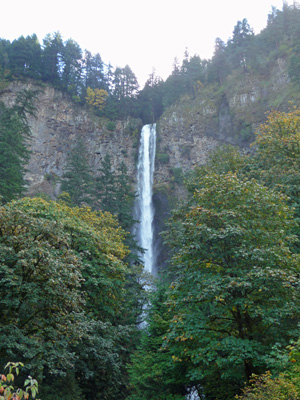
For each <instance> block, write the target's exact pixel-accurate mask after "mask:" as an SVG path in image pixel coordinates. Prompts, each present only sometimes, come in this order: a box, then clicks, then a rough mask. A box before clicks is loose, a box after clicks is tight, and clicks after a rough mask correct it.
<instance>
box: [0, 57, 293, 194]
mask: <svg viewBox="0 0 300 400" xmlns="http://www.w3.org/2000/svg"><path fill="white" fill-rule="evenodd" d="M271 69H272V71H271V72H270V74H269V76H270V78H269V80H268V85H266V84H265V82H264V81H262V80H261V79H259V77H257V76H256V75H255V73H246V74H245V73H243V72H242V71H239V72H237V71H235V72H234V73H233V74H232V75H231V76H229V77H228V78H227V80H226V83H225V84H224V85H223V87H222V88H221V89H220V88H218V87H200V88H199V90H198V92H197V93H196V96H195V98H194V99H191V98H188V97H186V98H183V99H181V100H180V101H179V102H178V103H177V104H176V105H174V106H171V107H169V108H168V109H167V110H166V111H165V113H164V114H163V115H162V117H161V118H160V120H159V121H158V123H157V127H158V128H157V130H158V138H157V151H156V154H157V157H156V168H155V177H154V180H155V190H154V192H155V193H159V192H161V191H162V190H164V189H166V190H167V191H168V192H170V189H171V190H173V194H174V193H175V195H176V196H181V195H182V193H183V192H182V187H181V186H180V185H179V183H180V177H181V176H182V173H185V172H187V171H188V170H190V169H192V168H193V167H194V166H196V165H199V164H203V163H205V161H206V159H207V156H208V154H209V152H210V151H211V150H212V149H213V148H215V147H216V146H217V145H219V144H220V143H224V142H225V143H232V144H237V145H240V146H248V145H249V143H250V142H251V140H253V131H254V130H255V129H256V127H257V126H258V124H259V123H261V122H262V121H263V120H264V118H265V111H266V110H268V109H271V108H274V107H273V106H274V104H275V106H276V107H278V101H280V102H281V104H280V106H281V108H282V105H284V104H287V100H288V98H287V96H284V93H287V91H286V88H287V87H288V85H289V79H288V74H287V62H286V61H285V60H280V59H278V60H277V61H276V63H275V64H274V65H273V66H272V68H271ZM22 89H30V90H38V91H39V93H38V97H37V101H36V103H35V105H36V108H37V116H36V118H33V117H30V118H29V123H30V127H31V132H32V140H31V145H30V147H31V152H32V153H31V159H30V162H29V165H28V173H27V179H28V182H29V188H28V192H29V194H34V193H38V192H46V193H48V194H49V195H50V196H51V197H53V198H55V197H57V195H58V194H59V190H60V184H59V179H57V178H60V177H61V176H62V174H63V173H64V170H65V167H66V160H67V156H68V153H69V152H70V149H71V148H72V146H74V144H75V143H76V141H77V139H78V138H79V137H82V138H83V139H84V141H85V144H86V147H87V152H88V156H89V163H90V166H91V169H92V171H93V172H94V174H95V176H97V173H98V169H99V167H100V164H101V161H102V160H103V158H104V157H105V155H106V154H107V153H108V154H110V156H111V159H112V164H113V166H114V167H115V168H116V167H117V166H118V165H119V164H120V162H121V161H124V162H125V164H126V165H127V168H128V171H129V173H130V174H131V176H132V179H133V182H135V175H136V161H137V153H138V145H139V134H140V130H141V127H142V124H141V121H137V120H128V121H126V122H117V123H116V124H115V129H113V130H109V129H108V128H109V126H108V120H105V119H103V118H97V117H95V116H93V115H92V113H90V112H89V111H88V110H87V109H85V108H83V107H81V106H79V105H76V104H74V103H73V102H71V101H70V99H69V98H68V97H67V96H65V95H63V94H62V93H61V92H60V91H57V90H55V89H54V88H52V87H50V86H46V85H44V86H38V85H37V83H36V82H34V81H28V82H25V83H24V82H20V81H14V82H12V83H11V84H10V85H8V86H7V87H6V88H5V89H2V91H1V92H0V101H4V102H5V103H6V104H7V105H12V104H13V102H14V98H15V95H16V93H17V92H18V91H20V90H22ZM298 97H299V96H298ZM174 190H175V191H174ZM173 197H174V196H173Z"/></svg>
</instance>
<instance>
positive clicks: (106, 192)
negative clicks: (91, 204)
mask: <svg viewBox="0 0 300 400" xmlns="http://www.w3.org/2000/svg"><path fill="white" fill-rule="evenodd" d="M99 172H100V175H99V176H98V177H97V179H96V198H97V208H99V209H101V210H102V211H109V212H110V213H111V214H115V215H116V214H117V204H116V185H115V174H114V173H113V171H112V164H111V157H110V155H109V154H106V155H105V157H104V159H103V160H102V162H101V166H100V168H99Z"/></svg>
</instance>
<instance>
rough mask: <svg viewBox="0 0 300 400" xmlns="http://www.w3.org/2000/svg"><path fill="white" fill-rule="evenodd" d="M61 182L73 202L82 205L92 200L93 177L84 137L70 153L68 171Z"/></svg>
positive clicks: (63, 190) (62, 187) (62, 188)
mask: <svg viewBox="0 0 300 400" xmlns="http://www.w3.org/2000/svg"><path fill="white" fill-rule="evenodd" d="M61 182H62V184H61V190H62V192H67V193H68V194H69V196H70V202H71V204H73V205H75V206H80V205H81V204H83V203H86V204H90V203H91V202H92V194H93V187H92V184H93V177H92V173H91V170H90V166H89V163H88V159H87V151H86V147H85V144H84V141H83V139H82V138H79V139H78V141H77V143H76V145H75V147H74V148H73V149H72V150H71V152H70V153H69V155H68V158H67V164H66V171H65V173H64V174H63V176H62V179H61Z"/></svg>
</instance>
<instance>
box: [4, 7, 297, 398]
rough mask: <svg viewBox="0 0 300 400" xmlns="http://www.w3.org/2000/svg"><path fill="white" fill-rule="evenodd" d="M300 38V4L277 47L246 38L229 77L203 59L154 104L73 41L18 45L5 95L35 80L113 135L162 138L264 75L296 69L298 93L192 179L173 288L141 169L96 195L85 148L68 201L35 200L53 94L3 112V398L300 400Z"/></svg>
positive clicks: (104, 180)
mask: <svg viewBox="0 0 300 400" xmlns="http://www.w3.org/2000/svg"><path fill="white" fill-rule="evenodd" d="M299 22H300V8H299V7H298V6H297V5H296V4H295V5H294V6H292V7H289V6H287V5H286V4H284V5H283V9H282V10H276V9H275V8H274V9H273V10H272V13H271V14H270V15H269V18H268V24H267V27H266V28H265V29H264V30H263V31H262V32H261V33H260V34H259V35H254V33H253V31H252V29H251V27H250V26H249V24H248V23H247V20H243V21H239V22H238V23H237V25H236V26H235V27H234V30H233V36H232V38H231V39H230V40H228V42H227V43H224V42H223V41H222V40H221V39H216V47H215V53H214V56H213V57H212V59H211V60H201V59H200V57H199V56H192V57H191V56H190V55H189V54H188V52H186V54H185V58H184V60H183V62H182V65H179V64H178V63H177V62H176V60H175V61H174V67H173V71H172V74H171V75H170V76H169V77H168V78H167V79H166V81H163V80H162V79H161V78H159V77H157V76H155V74H154V73H153V74H151V75H150V77H149V80H148V81H147V83H146V85H145V87H144V88H143V89H141V90H139V87H138V83H137V80H136V78H135V75H134V73H133V71H132V70H131V68H130V67H129V66H125V67H124V68H120V67H117V68H116V69H113V67H112V66H110V65H106V64H105V63H104V62H103V61H102V59H101V57H100V55H99V54H96V55H92V54H91V53H90V52H88V51H87V50H85V52H84V53H83V51H82V50H81V49H80V47H79V46H78V44H77V43H76V42H74V41H73V40H71V39H68V40H67V41H65V42H64V41H63V39H62V37H61V35H60V34H59V33H54V34H49V35H47V37H46V38H45V39H44V41H43V45H41V44H39V42H38V40H37V37H36V35H32V36H30V37H26V38H24V37H21V38H19V39H17V40H15V41H13V42H12V43H10V42H9V41H8V40H5V39H0V90H4V89H5V87H6V86H7V85H8V84H9V82H11V81H13V80H27V79H30V80H32V79H33V80H35V81H36V82H38V83H39V84H40V86H41V87H43V85H46V84H47V85H52V86H53V87H55V88H57V89H59V90H61V91H63V92H64V93H65V94H66V95H67V96H70V98H71V99H72V101H73V102H74V103H76V104H79V105H81V106H82V107H86V108H87V109H89V111H90V113H91V114H92V115H94V116H95V117H97V118H98V117H99V118H102V117H104V118H108V119H109V120H110V121H111V123H112V124H113V123H114V122H115V121H117V120H119V119H125V118H126V119H127V118H140V119H141V120H142V121H143V123H151V122H154V121H157V120H158V119H159V117H160V116H161V115H162V113H163V112H164V111H165V110H166V109H167V108H168V107H169V106H171V105H172V104H174V103H176V102H180V101H183V99H184V98H186V97H188V98H191V99H193V98H195V97H197V95H198V92H199V91H203V90H207V91H214V93H215V95H216V96H220V98H221V97H223V96H224V95H225V94H226V90H230V84H232V81H233V77H235V79H236V77H239V79H243V77H244V76H248V75H249V74H251V73H254V71H255V74H256V75H258V76H260V77H261V85H262V86H263V85H266V82H268V79H269V74H270V72H269V71H270V68H269V67H270V65H271V64H272V62H273V61H274V60H276V59H278V58H284V59H286V60H287V63H288V75H289V80H290V82H291V85H290V86H289V89H288V92H286V93H285V98H284V101H283V99H281V101H279V99H278V98H276V99H274V98H273V99H272V101H271V103H270V102H262V104H261V110H259V112H262V113H264V112H265V111H269V112H268V114H267V117H266V119H265V121H263V122H262V123H261V124H260V125H259V126H258V127H257V129H256V130H255V132H254V136H255V140H254V141H253V143H252V144H251V146H250V148H249V149H248V151H241V149H239V148H238V147H235V146H232V145H224V146H220V147H218V148H217V149H215V150H214V151H212V152H211V153H210V156H209V160H208V162H207V163H206V164H205V165H201V166H200V165H199V166H197V167H195V168H194V169H193V170H192V171H190V172H189V173H188V174H186V175H185V176H184V178H183V180H184V185H185V188H186V191H187V196H186V199H185V200H184V201H182V202H180V203H179V204H177V206H176V207H175V208H174V210H173V211H172V215H171V217H170V219H169V220H168V222H167V224H166V229H165V231H164V232H163V233H162V236H163V239H164V242H165V245H166V246H168V248H169V249H170V259H169V261H168V265H167V268H166V269H165V270H164V271H161V274H160V276H159V277H158V278H154V277H152V276H149V275H147V274H146V273H145V272H144V271H143V265H141V262H140V258H139V252H140V251H143V249H140V248H139V247H138V245H137V243H136V241H135V238H134V236H133V235H132V234H131V232H132V226H133V225H135V224H138V221H135V220H134V219H133V217H132V207H133V202H134V199H135V196H136V194H135V191H134V189H133V188H132V186H131V181H130V178H129V175H128V171H127V168H126V165H125V164H121V165H120V168H119V169H117V170H113V169H112V165H111V158H110V155H109V154H107V156H106V157H105V159H104V160H103V161H102V165H101V169H100V173H99V176H98V177H97V179H95V178H94V177H93V175H92V173H91V171H90V169H89V165H88V162H87V159H86V158H85V153H86V151H85V144H84V142H83V141H80V140H79V141H78V142H77V144H76V146H75V147H74V148H73V150H72V151H71V152H70V154H69V156H68V161H67V168H66V171H65V173H64V175H63V176H62V178H61V188H62V192H61V194H60V196H59V197H58V198H57V200H56V201H54V200H51V199H50V198H49V197H47V196H46V195H44V196H43V194H39V196H36V197H26V188H27V186H26V185H27V182H26V180H25V172H26V165H27V163H28V160H29V158H30V150H29V146H28V144H29V143H30V138H31V132H30V126H29V123H28V116H29V115H35V113H36V112H37V110H36V108H35V105H34V102H35V98H36V93H35V92H33V91H28V90H24V91H20V92H19V93H18V95H17V96H16V98H15V102H14V104H12V105H10V106H8V105H5V104H4V103H0V282H1V296H0V322H1V323H0V399H3V400H10V399H23V398H24V399H25V400H26V399H31V398H40V399H43V400H60V399H64V400H71V399H72V400H74V399H75V400H77V399H78V400H79V399H80V400H81V399H99V400H100V399H101V400H103V399H107V400H108V399H110V400H111V399H114V400H121V399H124V400H125V399H126V400H147V399H149V400H150V399H153V400H185V399H192V398H193V399H201V400H202V399H206V400H233V399H240V400H246V399H254V400H255V399H257V400H264V399H266V400H267V399H273V400H280V399H286V400H293V399H295V400H296V399H300V333H299V322H300V313H299V310H300V290H299V289H300V280H299V278H300V242H299V239H300V226H299V221H300V97H299V92H300V41H299V37H300V23H299ZM270 104H271V105H272V104H273V106H274V107H271V106H270ZM236 129H241V126H240V125H237V126H236ZM240 134H242V131H240Z"/></svg>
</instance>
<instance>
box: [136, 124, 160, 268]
mask: <svg viewBox="0 0 300 400" xmlns="http://www.w3.org/2000/svg"><path fill="white" fill-rule="evenodd" d="M155 147H156V124H151V125H145V126H144V127H143V129H142V132H141V140H140V147H139V158H138V165H137V201H136V204H135V216H136V219H137V220H138V221H140V223H139V224H138V227H137V232H136V238H137V241H138V244H139V245H140V246H141V247H142V248H143V249H144V250H145V253H143V254H141V255H140V257H141V259H142V261H143V263H144V268H145V270H146V271H147V272H150V273H153V272H154V263H155V255H154V249H153V218H154V207H153V203H152V186H153V173H154V162H155Z"/></svg>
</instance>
